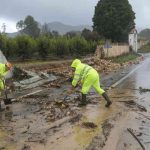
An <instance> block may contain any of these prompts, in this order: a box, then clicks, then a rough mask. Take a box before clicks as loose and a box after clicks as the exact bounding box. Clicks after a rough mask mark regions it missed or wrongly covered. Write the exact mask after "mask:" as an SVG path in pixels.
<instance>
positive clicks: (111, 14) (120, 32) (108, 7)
mask: <svg viewBox="0 0 150 150" xmlns="http://www.w3.org/2000/svg"><path fill="white" fill-rule="evenodd" d="M134 19H135V13H134V12H133V10H132V7H131V5H130V4H129V2H128V0H100V1H99V2H98V4H97V6H96V7H95V14H94V17H93V28H94V30H95V31H97V32H98V33H99V34H100V35H102V36H104V37H105V38H106V39H111V40H112V41H113V42H126V41H127V40H128V34H129V32H130V31H131V30H132V29H133V28H135V23H134Z"/></svg>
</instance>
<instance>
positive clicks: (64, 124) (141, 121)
mask: <svg viewBox="0 0 150 150" xmlns="http://www.w3.org/2000/svg"><path fill="white" fill-rule="evenodd" d="M149 66H150V58H146V59H145V61H143V62H142V63H141V64H139V65H137V66H134V67H133V68H134V69H135V68H136V67H138V69H137V70H135V72H133V73H132V74H131V75H130V76H129V77H128V78H126V79H125V80H124V81H123V82H122V83H120V84H119V85H117V86H116V87H114V88H112V89H110V90H108V93H109V96H110V98H111V99H112V101H113V105H112V106H111V107H110V108H109V109H108V108H105V107H104V106H105V101H104V100H103V98H102V97H101V96H99V95H97V94H96V93H95V92H94V91H93V90H92V91H91V92H90V93H89V95H88V104H87V106H86V107H82V108H80V107H78V106H77V105H78V101H79V100H78V99H79V97H78V95H79V92H78V90H77V91H76V92H72V91H69V89H70V87H71V85H70V83H69V82H66V83H65V84H63V85H61V87H58V88H56V87H53V88H45V87H43V86H41V87H38V88H35V89H34V90H33V91H39V92H37V93H35V94H33V95H28V96H26V97H22V98H21V99H20V101H19V102H15V103H13V104H12V105H11V106H9V108H7V110H6V111H5V112H1V113H0V150H1V149H3V150H60V149H61V150H84V149H87V150H101V149H104V150H140V149H143V148H145V149H146V150H149V149H150V140H149V139H150V98H149V97H150V92H149V89H150V67H149ZM130 71H131V70H130ZM132 71H133V70H132ZM118 73H119V72H118ZM116 74H117V72H116V73H115V74H114V75H113V76H111V75H108V77H109V79H110V78H111V79H110V81H113V80H116ZM122 74H125V73H124V72H123V73H122ZM114 76H115V77H114ZM102 83H103V85H104V86H105V85H107V86H108V78H106V80H103V82H102ZM106 83H107V84H106ZM130 131H131V132H132V133H133V134H134V136H135V137H136V138H137V139H138V141H140V143H141V145H142V146H143V147H142V146H141V145H140V144H139V143H138V141H137V139H136V138H135V137H134V136H133V135H132V134H131V133H130Z"/></svg>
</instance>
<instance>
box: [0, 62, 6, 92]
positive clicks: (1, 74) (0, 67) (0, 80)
mask: <svg viewBox="0 0 150 150" xmlns="http://www.w3.org/2000/svg"><path fill="white" fill-rule="evenodd" d="M6 74H7V71H6V67H5V64H2V63H0V90H3V89H4V84H3V77H4V76H5V75H6Z"/></svg>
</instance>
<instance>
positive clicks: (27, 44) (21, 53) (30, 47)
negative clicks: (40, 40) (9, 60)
mask: <svg viewBox="0 0 150 150" xmlns="http://www.w3.org/2000/svg"><path fill="white" fill-rule="evenodd" d="M16 42H17V46H18V48H17V51H16V53H17V56H18V57H19V58H20V59H22V60H23V61H24V60H25V59H28V58H31V57H32V56H33V52H34V49H35V46H36V44H35V41H34V39H33V38H31V37H30V36H18V37H16Z"/></svg>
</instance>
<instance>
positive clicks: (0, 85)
mask: <svg viewBox="0 0 150 150" xmlns="http://www.w3.org/2000/svg"><path fill="white" fill-rule="evenodd" d="M11 68H12V64H11V63H9V62H8V63H6V64H2V63H0V90H3V89H4V82H5V81H4V79H5V75H6V74H7V72H8V71H9V70H10V69H11ZM0 95H1V92H0ZM1 110H2V108H1V101H0V111H1Z"/></svg>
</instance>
